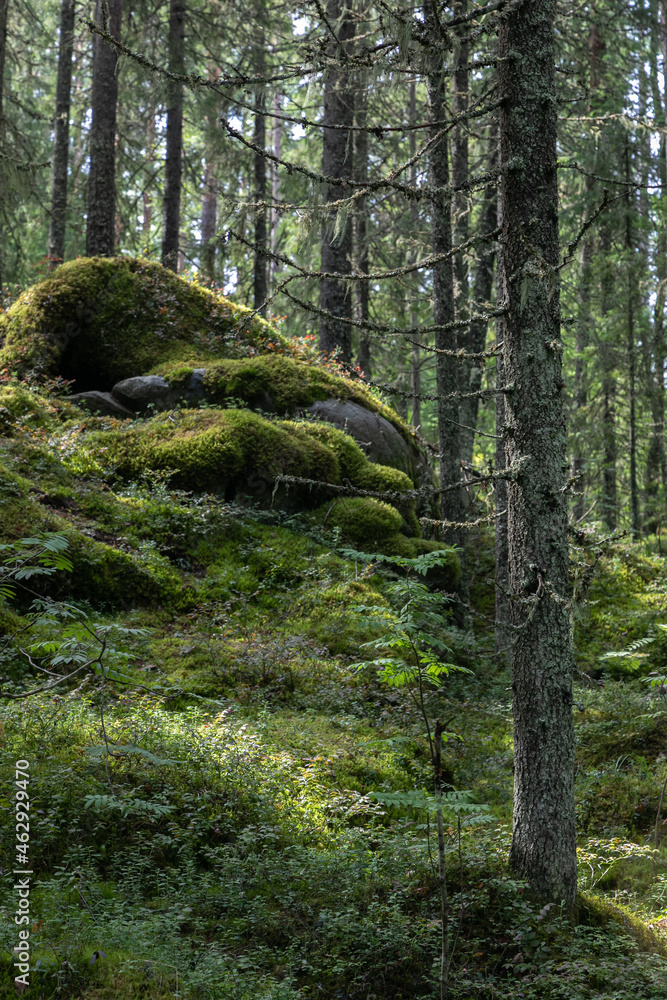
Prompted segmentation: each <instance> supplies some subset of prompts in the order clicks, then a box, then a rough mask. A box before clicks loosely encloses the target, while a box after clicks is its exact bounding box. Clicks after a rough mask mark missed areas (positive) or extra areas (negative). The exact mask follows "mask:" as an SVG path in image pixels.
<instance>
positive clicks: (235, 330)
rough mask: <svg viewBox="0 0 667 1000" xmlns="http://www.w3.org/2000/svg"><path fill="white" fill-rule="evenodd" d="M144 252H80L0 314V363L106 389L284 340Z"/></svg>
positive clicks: (80, 386)
mask: <svg viewBox="0 0 667 1000" xmlns="http://www.w3.org/2000/svg"><path fill="white" fill-rule="evenodd" d="M250 315H251V313H250V310H248V309H245V308H242V307H240V306H236V305H233V304H232V303H231V302H230V301H229V300H228V299H226V298H225V297H224V296H222V295H217V294H214V293H213V292H211V291H209V290H207V289H205V288H203V287H202V286H201V285H198V284H197V283H195V282H191V281H185V280H184V279H183V278H179V277H178V276H177V275H176V274H174V273H173V272H172V271H170V270H168V269H167V268H163V267H162V266H161V265H160V264H157V263H155V262H154V261H149V260H146V259H144V258H132V257H116V258H98V257H92V258H81V259H78V260H73V261H70V262H69V263H67V264H63V265H62V266H61V267H59V268H58V270H57V271H56V272H55V273H54V274H53V275H52V276H50V277H49V278H47V279H46V280H45V281H41V282H39V284H37V285H34V286H33V287H32V288H30V289H28V290H27V291H26V292H24V293H23V295H21V296H20V298H19V299H17V301H16V302H15V303H14V304H13V305H12V306H11V308H10V309H8V310H7V312H6V313H4V314H3V315H2V316H0V345H1V347H0V368H10V369H12V370H17V371H19V372H20V373H23V372H25V371H27V370H30V369H37V370H38V371H40V372H42V373H44V374H46V375H49V376H56V375H60V376H62V377H64V378H67V379H74V380H75V388H76V390H77V391H79V392H81V391H85V390H88V389H99V390H103V391H108V390H109V389H111V387H112V386H113V385H114V383H116V382H118V381H119V380H121V379H124V378H129V377H131V376H133V375H139V374H141V373H143V372H147V371H149V370H150V369H152V368H155V366H157V365H159V364H164V363H166V362H171V363H174V362H184V361H189V360H190V359H192V358H193V357H198V358H201V357H207V358H208V359H209V360H210V359H212V358H215V357H225V356H227V357H229V356H231V357H234V356H238V355H241V356H242V355H245V354H250V353H254V352H256V351H267V350H271V349H272V347H276V346H278V345H280V344H282V345H283V346H284V345H285V342H284V340H283V338H281V337H280V335H279V334H278V333H276V331H275V330H274V329H273V327H271V326H270V325H269V324H268V323H266V322H265V321H264V320H261V319H259V318H258V317H254V318H252V319H250Z"/></svg>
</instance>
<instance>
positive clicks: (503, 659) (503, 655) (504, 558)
mask: <svg viewBox="0 0 667 1000" xmlns="http://www.w3.org/2000/svg"><path fill="white" fill-rule="evenodd" d="M495 193H496V206H497V207H496V219H497V221H496V225H498V226H502V221H503V207H502V205H503V203H502V192H501V190H500V186H499V187H498V189H497V190H496V192H495ZM496 298H497V304H498V306H499V308H503V307H504V303H505V272H504V268H503V245H502V241H501V242H499V243H498V251H497V256H496ZM496 342H497V343H498V344H499V345H500V344H503V345H504V342H505V317H504V316H503V315H502V314H501V315H500V316H498V318H497V320H496ZM505 384H506V379H505V369H504V365H503V353H502V351H501V352H500V353H499V354H498V355H497V357H496V389H497V390H498V389H503V388H504V387H505ZM505 468H507V456H506V454H505V394H504V393H502V392H496V470H500V469H505ZM495 497H496V509H495V513H496V531H495V557H496V588H495V591H496V592H495V597H496V601H495V604H496V609H495V631H494V652H495V656H496V661H497V662H498V663H501V664H503V665H507V664H508V662H509V653H510V635H509V630H508V628H507V626H508V625H509V620H510V605H509V598H508V592H509V549H508V540H507V482H506V481H505V480H504V479H498V480H497V482H496V488H495ZM503 512H504V513H503Z"/></svg>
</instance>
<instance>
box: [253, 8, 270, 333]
mask: <svg viewBox="0 0 667 1000" xmlns="http://www.w3.org/2000/svg"><path fill="white" fill-rule="evenodd" d="M256 34H257V42H256V46H255V69H256V73H257V76H258V77H262V78H263V77H265V76H266V51H265V48H264V28H263V27H262V25H258V26H257V28H256ZM253 139H254V143H255V145H256V146H259V148H260V149H264V148H265V147H266V94H265V92H264V86H263V84H260V85H259V86H258V88H257V90H256V92H255V134H254V137H253ZM254 161H255V190H254V192H253V199H254V201H255V203H256V204H258V205H259V204H260V203H261V205H262V207H261V208H259V207H258V208H256V209H255V260H254V267H253V308H254V309H257V310H258V311H259V312H260V314H261V315H262V316H266V305H265V303H266V293H267V281H266V157H265V156H264V155H263V154H262V153H255V155H254Z"/></svg>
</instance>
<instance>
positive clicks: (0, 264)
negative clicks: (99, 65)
mask: <svg viewBox="0 0 667 1000" xmlns="http://www.w3.org/2000/svg"><path fill="white" fill-rule="evenodd" d="M8 13H9V0H0V148H3V149H4V146H5V119H4V110H3V106H4V93H5V90H4V80H5V57H6V54H7V15H8ZM3 186H4V185H3V178H2V174H0V189H1V188H2V187H3ZM3 228H4V227H3V218H2V205H0V285H1V284H2V279H3V277H4V273H5V249H4V247H5V239H4V233H3Z"/></svg>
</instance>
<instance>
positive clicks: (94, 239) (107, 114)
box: [86, 0, 123, 257]
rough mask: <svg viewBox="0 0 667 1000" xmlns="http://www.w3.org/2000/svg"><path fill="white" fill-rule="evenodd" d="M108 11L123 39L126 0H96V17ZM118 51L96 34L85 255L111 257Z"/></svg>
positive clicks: (111, 23) (112, 28)
mask: <svg viewBox="0 0 667 1000" xmlns="http://www.w3.org/2000/svg"><path fill="white" fill-rule="evenodd" d="M107 9H108V12H109V33H110V34H111V35H113V37H114V38H115V39H117V41H120V33H121V24H122V14H123V0H108V4H107V3H106V2H103V0H97V6H96V9H95V20H96V21H97V23H98V24H102V23H103V11H104V10H107ZM117 62H118V54H117V52H116V50H115V49H113V48H112V47H111V46H110V45H108V44H107V42H105V41H103V40H102V39H101V38H100V37H99V35H93V89H92V98H91V104H92V112H93V121H92V125H91V128H90V138H89V152H90V173H89V174H88V220H87V225H86V256H87V257H112V256H113V252H114V244H115V223H116V105H117V103H118V77H117V76H116V64H117Z"/></svg>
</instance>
